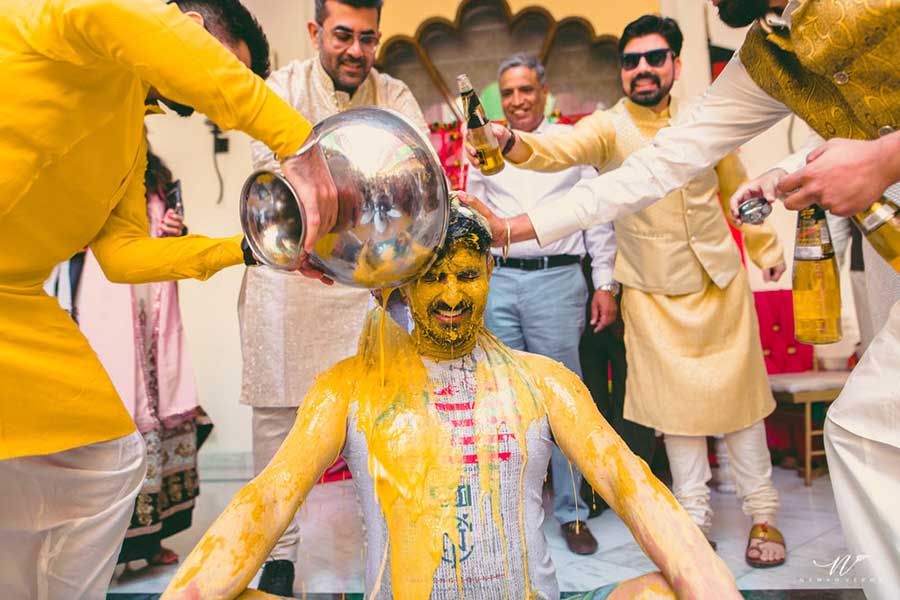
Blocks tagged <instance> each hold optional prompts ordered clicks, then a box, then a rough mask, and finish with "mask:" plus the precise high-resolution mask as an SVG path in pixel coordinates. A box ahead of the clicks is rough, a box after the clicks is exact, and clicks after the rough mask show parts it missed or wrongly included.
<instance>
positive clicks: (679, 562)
mask: <svg viewBox="0 0 900 600" xmlns="http://www.w3.org/2000/svg"><path fill="white" fill-rule="evenodd" d="M527 360H528V361H529V367H530V368H531V369H533V372H534V373H535V375H536V376H537V377H539V378H540V379H539V382H538V383H539V385H541V387H542V390H543V396H544V402H545V405H546V409H547V415H548V417H549V420H550V427H551V429H552V430H553V435H554V438H555V439H556V442H557V444H558V445H559V447H560V449H561V450H562V451H563V453H564V454H565V455H566V456H567V457H568V458H569V460H571V461H572V462H573V463H574V465H575V466H577V467H578V469H580V470H581V472H582V473H584V476H585V477H586V478H587V480H588V482H589V483H590V484H591V486H592V487H593V488H594V489H595V490H597V492H598V493H599V494H600V495H601V496H602V497H603V499H604V500H606V502H607V503H608V504H609V505H610V507H612V509H613V510H614V511H615V512H616V514H618V515H619V517H621V518H622V520H623V521H624V522H625V524H626V525H627V526H628V528H629V529H630V530H631V532H632V533H633V534H634V537H635V540H636V541H637V542H638V544H639V545H640V546H641V548H643V550H644V552H645V553H646V554H647V556H648V557H650V559H651V560H652V561H653V562H654V563H656V565H657V566H658V567H659V568H660V571H662V574H663V576H664V577H665V580H666V581H667V582H668V585H669V586H671V588H672V590H674V591H675V593H676V594H677V597H678V598H681V599H682V600H687V599H690V600H706V599H708V598H716V600H740V598H741V594H740V592H738V590H737V586H736V585H735V582H734V577H733V576H732V574H731V572H730V571H729V570H728V567H727V566H726V565H725V563H724V562H723V561H722V559H721V558H719V557H718V556H716V554H715V552H714V551H713V550H712V548H711V547H710V545H709V542H708V541H707V540H706V537H705V536H704V535H703V533H702V532H701V531H700V529H699V528H698V527H697V525H696V524H694V522H693V521H692V520H691V518H690V516H688V514H687V512H685V510H684V508H682V507H681V505H680V504H678V501H676V500H675V497H674V496H672V493H671V492H670V491H669V490H668V489H667V488H666V487H665V486H664V485H663V484H662V483H661V482H660V481H659V480H658V479H657V478H656V477H655V476H654V475H653V474H652V473H651V472H650V469H649V467H647V464H646V463H645V462H643V461H642V460H641V459H639V458H638V457H637V456H635V455H634V453H632V452H631V450H630V449H629V448H628V446H626V445H625V442H623V441H622V439H621V438H620V437H619V436H618V435H617V434H616V432H615V431H614V430H613V429H612V427H610V425H609V423H607V422H606V420H605V419H604V418H603V417H602V416H601V415H600V413H599V412H598V411H597V407H596V406H595V405H594V402H593V400H592V399H591V396H590V393H589V392H588V390H587V388H586V387H585V386H584V384H583V383H582V382H581V380H580V379H579V378H578V376H577V375H575V374H574V373H572V372H571V371H569V370H568V369H566V368H565V367H563V366H562V365H560V364H559V363H556V362H554V361H552V360H550V359H547V358H544V357H541V356H537V355H528V359H527Z"/></svg>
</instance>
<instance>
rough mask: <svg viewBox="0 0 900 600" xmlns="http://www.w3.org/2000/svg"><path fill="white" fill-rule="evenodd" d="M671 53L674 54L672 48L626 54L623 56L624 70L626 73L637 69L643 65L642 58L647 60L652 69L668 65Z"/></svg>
mask: <svg viewBox="0 0 900 600" xmlns="http://www.w3.org/2000/svg"><path fill="white" fill-rule="evenodd" d="M670 52H672V50H671V49H670V48H659V49H657V50H650V51H649V52H626V53H624V54H622V56H621V60H622V68H623V69H625V70H626V71H633V70H634V69H637V66H638V65H639V64H641V57H643V58H645V59H646V60H647V64H648V65H650V66H651V67H661V66H663V65H664V64H666V60H668V59H669V53H670ZM672 54H674V52H672Z"/></svg>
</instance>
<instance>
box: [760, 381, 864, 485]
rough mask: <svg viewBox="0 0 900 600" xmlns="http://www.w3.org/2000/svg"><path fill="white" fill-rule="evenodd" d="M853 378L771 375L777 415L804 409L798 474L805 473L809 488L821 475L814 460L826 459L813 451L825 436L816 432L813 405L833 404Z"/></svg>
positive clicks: (818, 452)
mask: <svg viewBox="0 0 900 600" xmlns="http://www.w3.org/2000/svg"><path fill="white" fill-rule="evenodd" d="M849 374H850V372H849V371H803V372H801V373H777V374H772V375H769V385H770V386H771V387H772V394H773V395H774V396H775V402H777V403H778V406H777V407H776V408H775V410H776V411H778V410H781V409H784V408H788V407H794V406H803V440H804V448H803V466H802V467H800V468H799V469H798V474H799V473H800V472H802V473H803V483H804V484H806V485H807V486H809V485H812V480H813V479H814V478H815V477H818V476H819V475H821V472H816V473H813V471H812V459H813V457H814V456H825V451H824V450H813V447H812V442H813V438H814V437H822V435H823V431H822V430H821V429H813V425H812V405H813V402H827V403H831V402H833V401H834V400H835V399H836V398H837V397H838V395H839V394H840V393H841V390H842V389H843V388H844V383H846V381H847V376H848V375H849Z"/></svg>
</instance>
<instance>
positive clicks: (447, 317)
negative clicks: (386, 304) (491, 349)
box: [406, 240, 493, 359]
mask: <svg viewBox="0 0 900 600" xmlns="http://www.w3.org/2000/svg"><path fill="white" fill-rule="evenodd" d="M492 266H493V263H491V261H490V256H489V255H486V254H483V253H480V252H478V251H477V250H476V249H474V248H473V247H472V246H471V245H470V244H468V243H466V242H465V241H463V240H460V241H458V242H456V243H455V244H454V245H453V246H452V247H451V248H450V250H449V251H448V252H447V253H446V254H445V255H444V256H443V257H442V258H440V259H439V260H437V261H436V262H435V263H434V265H432V267H431V268H430V269H429V270H428V271H427V272H426V273H425V275H423V276H422V277H421V278H420V279H418V280H417V281H415V282H414V283H412V284H411V285H410V286H409V288H408V289H407V291H406V294H407V297H408V299H409V305H410V310H411V311H412V315H413V320H414V321H415V323H416V338H417V341H418V343H419V351H420V352H421V353H422V354H425V355H426V356H430V357H433V358H439V359H442V358H448V357H451V356H460V355H462V354H465V353H467V352H468V351H470V350H471V349H472V348H473V347H474V346H475V341H476V338H477V334H478V331H479V329H481V327H482V325H483V320H482V317H483V316H484V308H485V306H486V304H487V297H488V288H489V286H488V281H489V279H490V274H491V273H490V272H491V267H492Z"/></svg>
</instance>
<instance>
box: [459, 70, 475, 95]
mask: <svg viewBox="0 0 900 600" xmlns="http://www.w3.org/2000/svg"><path fill="white" fill-rule="evenodd" d="M456 85H458V86H459V93H460V94H465V93H466V92H471V91H472V90H473V89H474V88H472V82H471V81H469V76H468V75H466V74H465V73H460V74H459V75H457V76H456Z"/></svg>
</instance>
